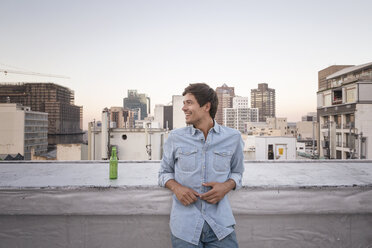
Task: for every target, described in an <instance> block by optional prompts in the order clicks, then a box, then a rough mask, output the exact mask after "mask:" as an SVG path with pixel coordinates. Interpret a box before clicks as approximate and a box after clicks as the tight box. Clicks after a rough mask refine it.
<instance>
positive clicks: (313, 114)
mask: <svg viewBox="0 0 372 248" xmlns="http://www.w3.org/2000/svg"><path fill="white" fill-rule="evenodd" d="M301 121H314V122H317V113H316V112H309V113H307V114H306V115H303V116H302V117H301Z"/></svg>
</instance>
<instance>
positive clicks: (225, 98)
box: [215, 84, 235, 124]
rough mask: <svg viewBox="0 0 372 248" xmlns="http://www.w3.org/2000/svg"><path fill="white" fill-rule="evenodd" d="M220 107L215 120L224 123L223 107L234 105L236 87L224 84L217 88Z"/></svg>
mask: <svg viewBox="0 0 372 248" xmlns="http://www.w3.org/2000/svg"><path fill="white" fill-rule="evenodd" d="M216 93H217V98H218V107H217V113H216V117H215V120H216V122H217V123H219V124H222V123H223V118H224V117H223V109H224V108H232V107H233V101H232V99H233V97H234V96H235V88H234V87H229V86H227V84H223V85H222V86H220V87H217V88H216Z"/></svg>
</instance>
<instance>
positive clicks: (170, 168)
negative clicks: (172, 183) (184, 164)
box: [158, 132, 175, 187]
mask: <svg viewBox="0 0 372 248" xmlns="http://www.w3.org/2000/svg"><path fill="white" fill-rule="evenodd" d="M174 159H175V157H174V149H173V135H172V132H171V133H169V136H168V139H167V140H166V141H165V143H164V150H163V157H162V159H161V162H160V169H159V173H158V184H159V186H161V187H165V184H166V183H167V181H169V180H170V179H174Z"/></svg>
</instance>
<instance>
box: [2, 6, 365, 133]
mask: <svg viewBox="0 0 372 248" xmlns="http://www.w3.org/2000/svg"><path fill="white" fill-rule="evenodd" d="M0 6H1V8H0V69H14V70H22V71H34V72H40V73H47V74H57V75H65V76H69V77H70V79H58V78H46V77H36V76H21V75H14V74H8V75H4V74H0V82H54V83H57V84H60V85H63V86H66V87H68V88H70V89H72V90H74V91H75V104H76V105H83V107H84V129H86V127H87V122H89V121H92V120H93V118H96V120H100V119H101V111H102V109H103V108H104V107H111V106H122V105H123V98H124V97H126V96H127V90H128V89H138V91H139V92H141V93H146V94H147V95H148V96H150V97H151V101H152V111H153V107H154V106H155V104H167V103H169V102H170V101H171V99H172V97H171V96H172V95H179V94H181V93H182V91H183V89H184V88H185V87H186V86H187V85H188V84H189V83H195V82H205V83H208V84H209V85H210V86H211V87H213V88H215V87H217V86H221V85H222V84H223V83H226V84H227V85H228V86H234V87H235V92H236V94H237V95H240V96H248V97H249V99H250V90H251V89H252V88H256V87H257V84H258V83H268V84H269V87H270V88H274V89H276V104H277V105H276V106H277V107H276V108H277V109H276V112H277V116H278V117H287V118H288V121H299V120H300V119H301V116H302V115H305V114H306V113H307V112H311V111H316V91H317V84H318V71H319V70H321V69H324V68H326V67H328V66H330V65H334V64H353V65H358V64H364V63H368V62H372V45H371V44H372V32H371V24H372V15H371V10H372V1H367V0H364V1H363V0H353V1H336V0H332V1H331V0H329V1H327V0H323V1H321V0H312V1H305V0H293V1H286V0H284V1H277V0H275V1H274V0H273V1H249V0H241V1H238V0H224V1H222V0H183V1H180V0H135V1H129V0H121V1H119V0H118V1H110V0H108V1H103V0H102V1H95V0H85V1H83V0H63V1H57V0H18V1H17V0H1V2H0ZM10 66H12V67H10Z"/></svg>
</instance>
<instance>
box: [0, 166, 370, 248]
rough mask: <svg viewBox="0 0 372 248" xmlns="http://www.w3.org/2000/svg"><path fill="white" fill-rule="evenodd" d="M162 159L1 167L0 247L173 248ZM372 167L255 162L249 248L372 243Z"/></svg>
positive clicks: (237, 194) (237, 211) (243, 231)
mask: <svg viewBox="0 0 372 248" xmlns="http://www.w3.org/2000/svg"><path fill="white" fill-rule="evenodd" d="M158 168H159V162H150V163H148V162H142V163H141V162H120V163H119V179H118V180H111V181H110V180H109V179H108V166H107V163H102V162H91V163H89V162H87V163H84V162H76V163H75V162H57V163H55V162H54V163H53V162H38V163H37V162H27V163H14V162H13V163H12V162H1V163H0V199H1V203H0V247H151V248H152V247H159V248H160V247H162V248H163V247H170V246H171V245H170V233H169V226H168V222H169V213H170V209H171V193H170V191H169V190H167V189H164V188H160V187H158V186H157V185H156V181H157V170H158ZM371 175H372V163H371V161H351V162H349V163H345V162H341V161H339V162H337V161H336V162H334V161H333V162H332V163H329V162H296V161H293V162H290V163H284V162H282V163H273V162H271V163H268V162H255V163H251V162H249V163H248V162H246V171H245V174H244V177H243V179H244V183H243V184H244V186H243V188H242V189H241V190H239V191H233V192H230V193H229V199H230V202H231V205H232V208H233V211H234V215H235V218H236V221H237V225H236V231H237V237H238V240H239V244H240V247H258V248H260V247H286V248H287V247H370V246H372V236H371V231H370V230H372V176H371Z"/></svg>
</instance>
